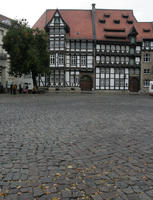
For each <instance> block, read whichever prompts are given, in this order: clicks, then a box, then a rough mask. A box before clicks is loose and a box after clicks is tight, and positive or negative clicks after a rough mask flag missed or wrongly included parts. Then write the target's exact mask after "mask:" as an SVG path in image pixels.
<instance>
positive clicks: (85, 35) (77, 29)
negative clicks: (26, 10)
mask: <svg viewBox="0 0 153 200" xmlns="http://www.w3.org/2000/svg"><path fill="white" fill-rule="evenodd" d="M54 13H55V10H46V12H45V13H44V14H43V15H42V16H41V17H40V18H39V20H38V21H37V22H36V23H35V25H34V26H33V28H36V27H38V28H40V29H44V27H45V25H46V24H48V22H49V21H50V20H51V19H52V17H53V15H54ZM59 13H60V14H61V16H62V18H63V20H64V21H65V22H66V23H67V25H68V26H69V27H70V34H69V36H68V38H72V39H74V38H75V39H92V21H91V11H89V10H59Z"/></svg>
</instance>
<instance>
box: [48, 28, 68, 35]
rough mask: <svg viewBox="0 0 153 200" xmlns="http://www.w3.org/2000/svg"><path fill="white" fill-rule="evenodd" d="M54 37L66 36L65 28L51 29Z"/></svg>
mask: <svg viewBox="0 0 153 200" xmlns="http://www.w3.org/2000/svg"><path fill="white" fill-rule="evenodd" d="M54 35H58V36H59V35H62V36H63V35H65V30H64V27H52V28H50V37H53V36H54Z"/></svg>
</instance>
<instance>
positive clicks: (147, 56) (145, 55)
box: [143, 53, 150, 62]
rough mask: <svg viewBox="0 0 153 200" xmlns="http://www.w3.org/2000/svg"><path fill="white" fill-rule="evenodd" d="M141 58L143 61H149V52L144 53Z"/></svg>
mask: <svg viewBox="0 0 153 200" xmlns="http://www.w3.org/2000/svg"><path fill="white" fill-rule="evenodd" d="M143 60H144V62H150V54H149V53H146V54H144V56H143Z"/></svg>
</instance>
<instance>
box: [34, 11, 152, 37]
mask: <svg viewBox="0 0 153 200" xmlns="http://www.w3.org/2000/svg"><path fill="white" fill-rule="evenodd" d="M55 11H56V10H46V12H45V13H44V14H43V15H42V16H41V17H40V18H39V20H38V21H37V22H36V23H35V25H34V26H33V28H36V27H38V28H40V29H44V27H45V25H46V24H47V23H48V22H49V21H50V20H51V19H52V17H53V15H54V13H55ZM59 13H60V14H61V16H62V18H63V20H64V21H65V22H66V23H67V25H68V26H69V27H70V34H69V35H68V36H67V37H68V38H71V39H93V33H92V11H91V10H61V9H60V10H59ZM107 15H110V16H109V17H108V16H107ZM99 20H105V23H104V24H103V23H100V22H99ZM114 20H119V24H116V23H115V22H114ZM127 21H132V22H133V24H129V23H128V22H127ZM133 26H135V28H136V31H137V32H138V35H137V40H138V41H142V39H143V38H152V39H153V28H152V23H151V22H137V20H136V18H135V17H134V14H133V11H132V10H107V9H96V12H95V29H96V39H97V40H106V41H107V40H111V39H110V37H109V36H111V37H113V36H119V37H121V38H122V37H126V40H128V39H127V36H128V34H129V32H130V30H131V29H132V27H133ZM104 29H112V30H114V29H115V30H123V29H124V30H125V32H123V31H122V32H113V31H111V32H109V31H107V32H106V31H105V30H104ZM143 29H150V30H151V31H150V32H144V31H143ZM76 33H79V34H76ZM107 36H108V38H107ZM121 40H122V39H119V41H121ZM123 40H124V41H126V40H125V39H123Z"/></svg>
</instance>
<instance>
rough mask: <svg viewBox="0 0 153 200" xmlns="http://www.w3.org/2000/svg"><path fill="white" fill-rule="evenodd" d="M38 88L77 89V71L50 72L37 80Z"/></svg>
mask: <svg viewBox="0 0 153 200" xmlns="http://www.w3.org/2000/svg"><path fill="white" fill-rule="evenodd" d="M38 82H39V86H47V87H79V71H77V70H67V71H64V70H58V69H56V70H51V71H50V73H49V74H47V75H46V76H41V77H40V78H39V81H38Z"/></svg>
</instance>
